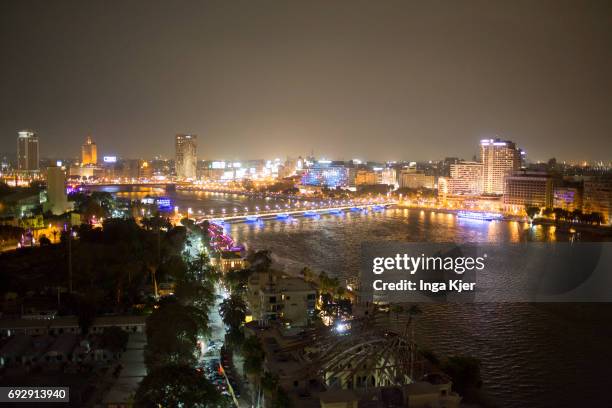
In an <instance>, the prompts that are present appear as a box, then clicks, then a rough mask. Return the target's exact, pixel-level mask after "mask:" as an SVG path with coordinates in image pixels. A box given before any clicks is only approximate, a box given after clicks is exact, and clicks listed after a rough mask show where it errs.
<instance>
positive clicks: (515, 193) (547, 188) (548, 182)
mask: <svg viewBox="0 0 612 408" xmlns="http://www.w3.org/2000/svg"><path fill="white" fill-rule="evenodd" d="M503 203H504V209H505V210H506V211H508V212H515V213H522V212H523V211H524V210H525V206H528V207H538V208H552V206H553V179H552V177H551V176H550V175H549V174H547V173H540V172H528V171H525V170H519V171H515V172H512V173H511V174H509V175H508V176H506V177H505V189H504V197H503Z"/></svg>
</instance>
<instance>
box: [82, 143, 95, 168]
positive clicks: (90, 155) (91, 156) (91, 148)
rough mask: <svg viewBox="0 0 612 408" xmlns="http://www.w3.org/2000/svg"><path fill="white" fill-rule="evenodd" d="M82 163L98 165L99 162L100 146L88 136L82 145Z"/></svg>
mask: <svg viewBox="0 0 612 408" xmlns="http://www.w3.org/2000/svg"><path fill="white" fill-rule="evenodd" d="M81 163H82V164H83V165H84V166H86V165H96V164H97V163H98V146H96V143H95V142H94V141H92V140H91V136H87V139H86V140H85V143H84V144H83V146H81Z"/></svg>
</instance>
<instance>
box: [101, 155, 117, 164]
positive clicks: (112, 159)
mask: <svg viewBox="0 0 612 408" xmlns="http://www.w3.org/2000/svg"><path fill="white" fill-rule="evenodd" d="M103 160H104V163H117V156H104V159H103Z"/></svg>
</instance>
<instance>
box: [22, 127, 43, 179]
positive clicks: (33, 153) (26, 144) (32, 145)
mask: <svg viewBox="0 0 612 408" xmlns="http://www.w3.org/2000/svg"><path fill="white" fill-rule="evenodd" d="M38 169H39V168H38V135H37V134H36V133H34V132H32V131H30V130H21V131H19V132H18V137H17V170H19V171H25V172H33V171H38Z"/></svg>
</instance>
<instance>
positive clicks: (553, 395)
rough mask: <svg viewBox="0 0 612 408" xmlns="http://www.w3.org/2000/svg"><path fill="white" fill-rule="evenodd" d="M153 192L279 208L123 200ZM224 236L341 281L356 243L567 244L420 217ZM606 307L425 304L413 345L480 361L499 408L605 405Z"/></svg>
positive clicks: (404, 212)
mask: <svg viewBox="0 0 612 408" xmlns="http://www.w3.org/2000/svg"><path fill="white" fill-rule="evenodd" d="M153 193H157V194H160V195H168V196H170V197H171V198H172V199H173V200H175V201H176V204H177V205H179V206H180V207H181V208H184V207H192V208H193V209H194V212H197V210H198V209H200V210H203V211H209V210H210V209H213V210H214V211H215V212H216V213H220V209H221V208H223V207H226V208H228V209H229V208H232V207H233V206H242V207H244V206H245V205H246V206H249V207H251V206H255V205H259V206H262V205H265V204H266V203H269V204H271V205H273V204H274V203H275V202H276V200H268V201H266V200H261V199H260V200H253V199H249V198H245V197H241V196H231V195H222V194H211V193H184V192H175V193H165V192H163V190H148V191H139V192H130V193H119V194H120V195H121V196H123V197H127V198H130V199H139V198H142V197H143V196H145V195H146V194H153ZM279 202H282V201H279ZM227 230H228V232H230V233H231V235H232V236H233V237H234V238H235V239H236V240H237V241H239V242H241V243H245V244H246V245H247V246H248V247H249V248H251V249H271V250H272V251H273V255H274V260H275V262H277V263H278V264H280V265H282V266H283V267H284V268H285V269H286V270H287V271H289V272H297V271H299V270H300V269H301V268H302V267H303V266H305V265H308V266H310V267H311V268H313V269H315V270H319V271H320V270H324V271H326V272H328V273H329V274H331V275H334V276H339V277H347V276H352V275H354V274H356V273H357V270H358V267H359V254H360V251H361V244H362V242H368V241H379V240H383V241H386V240H390V241H409V242H494V243H516V242H525V241H555V240H559V241H567V236H565V235H563V233H561V232H559V231H556V230H555V228H554V227H545V226H536V227H530V226H529V225H528V224H526V223H520V222H514V221H513V222H486V221H478V220H468V219H459V218H457V217H456V216H455V215H453V214H448V213H444V212H439V211H437V212H433V211H422V210H416V209H388V210H385V211H382V212H372V211H370V212H368V213H352V212H347V213H345V214H343V215H321V216H320V217H312V218H311V217H292V218H289V219H287V220H277V219H272V220H267V221H264V222H254V223H236V224H229V225H228V226H227ZM610 306H611V305H608V304H600V305H580V306H575V305H567V304H566V305H544V304H537V305H536V304H523V303H521V304H511V303H504V304H495V303H488V304H435V305H434V304H431V305H423V306H422V309H423V311H424V313H423V315H422V316H421V317H419V319H418V322H417V336H418V340H419V344H421V345H423V346H424V347H426V348H429V349H431V350H433V351H435V352H437V353H439V354H440V355H450V354H468V355H472V356H476V357H478V358H480V359H481V361H482V373H483V379H484V390H485V392H486V394H487V395H488V396H490V397H491V398H492V399H493V400H494V401H495V402H496V403H497V405H498V406H502V407H527V406H529V407H563V406H584V404H583V402H584V400H583V398H587V400H588V398H589V396H597V397H596V398H598V400H599V399H602V398H605V395H606V393H607V392H608V389H609V387H612V376H610V375H609V374H608V371H609V367H608V365H609V363H610V362H612V348H610V347H609V339H611V338H612V328H611V327H612V325H610V324H609V322H610V319H609V318H608V316H612V310H611V307H610ZM570 384H571V386H569V385H570ZM599 396H602V397H601V398H600V397H599ZM592 398H595V397H592Z"/></svg>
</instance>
